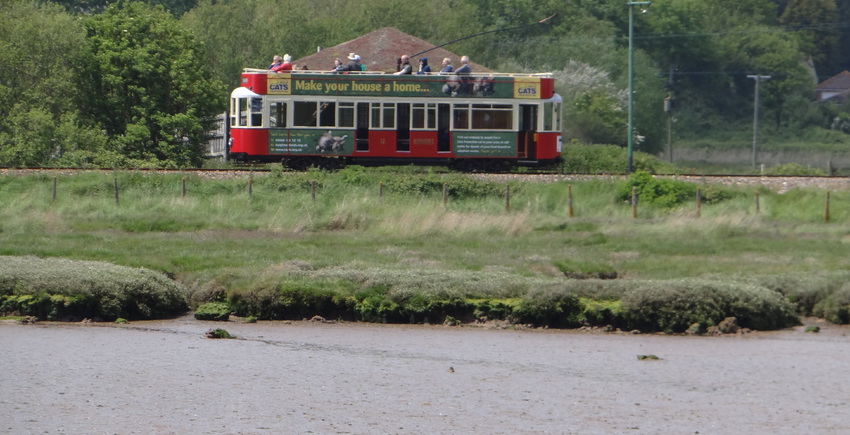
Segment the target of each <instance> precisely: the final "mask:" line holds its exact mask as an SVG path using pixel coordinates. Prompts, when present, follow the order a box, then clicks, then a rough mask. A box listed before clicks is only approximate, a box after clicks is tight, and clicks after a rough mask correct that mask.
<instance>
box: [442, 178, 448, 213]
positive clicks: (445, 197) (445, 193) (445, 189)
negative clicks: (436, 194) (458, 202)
mask: <svg viewBox="0 0 850 435" xmlns="http://www.w3.org/2000/svg"><path fill="white" fill-rule="evenodd" d="M448 203H449V184H448V183H443V207H445V206H446V205H448Z"/></svg>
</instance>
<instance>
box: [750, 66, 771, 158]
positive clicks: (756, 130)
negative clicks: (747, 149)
mask: <svg viewBox="0 0 850 435" xmlns="http://www.w3.org/2000/svg"><path fill="white" fill-rule="evenodd" d="M747 78H748V79H754V80H755V81H756V94H755V97H753V98H754V100H753V167H754V168H755V167H756V162H757V160H758V158H757V156H758V141H759V139H758V137H759V82H761V81H762V80H768V79H770V76H762V75H748V76H747Z"/></svg>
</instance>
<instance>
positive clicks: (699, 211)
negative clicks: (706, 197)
mask: <svg viewBox="0 0 850 435" xmlns="http://www.w3.org/2000/svg"><path fill="white" fill-rule="evenodd" d="M701 214H702V190H700V188H699V187H697V217H700V215H701Z"/></svg>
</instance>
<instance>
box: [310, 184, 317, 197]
mask: <svg viewBox="0 0 850 435" xmlns="http://www.w3.org/2000/svg"><path fill="white" fill-rule="evenodd" d="M310 198H311V199H312V200H313V202H316V182H315V181H311V182H310Z"/></svg>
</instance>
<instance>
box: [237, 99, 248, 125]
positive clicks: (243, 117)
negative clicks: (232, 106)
mask: <svg viewBox="0 0 850 435" xmlns="http://www.w3.org/2000/svg"><path fill="white" fill-rule="evenodd" d="M239 125H240V126H242V127H247V126H248V99H247V98H240V99H239Z"/></svg>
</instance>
